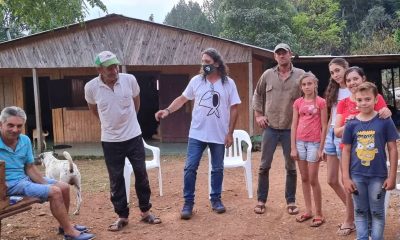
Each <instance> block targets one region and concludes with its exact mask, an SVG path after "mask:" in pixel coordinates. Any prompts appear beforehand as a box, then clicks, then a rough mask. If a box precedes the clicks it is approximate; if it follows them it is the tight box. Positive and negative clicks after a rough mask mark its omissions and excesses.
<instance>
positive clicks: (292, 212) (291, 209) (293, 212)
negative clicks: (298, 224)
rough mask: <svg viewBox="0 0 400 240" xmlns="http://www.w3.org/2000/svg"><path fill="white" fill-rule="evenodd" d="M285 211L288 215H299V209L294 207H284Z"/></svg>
mask: <svg viewBox="0 0 400 240" xmlns="http://www.w3.org/2000/svg"><path fill="white" fill-rule="evenodd" d="M286 209H287V212H288V213H289V214H290V215H296V214H298V213H299V209H298V208H297V206H296V205H288V206H287V207H286Z"/></svg>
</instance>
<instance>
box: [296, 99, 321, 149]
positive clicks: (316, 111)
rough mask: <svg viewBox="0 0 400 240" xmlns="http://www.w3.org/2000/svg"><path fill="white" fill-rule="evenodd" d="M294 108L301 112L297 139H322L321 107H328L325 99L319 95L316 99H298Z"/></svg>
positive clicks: (311, 140)
mask: <svg viewBox="0 0 400 240" xmlns="http://www.w3.org/2000/svg"><path fill="white" fill-rule="evenodd" d="M293 108H294V109H295V110H297V112H298V113H299V122H298V124H297V132H296V140H300V141H305V142H320V141H321V127H322V126H321V109H324V108H326V101H325V99H323V98H321V97H318V96H317V98H316V99H315V101H314V100H305V99H304V98H303V97H301V98H298V99H296V101H294V104H293Z"/></svg>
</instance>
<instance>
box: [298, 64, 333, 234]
mask: <svg viewBox="0 0 400 240" xmlns="http://www.w3.org/2000/svg"><path fill="white" fill-rule="evenodd" d="M299 84H300V88H301V91H302V95H303V96H302V97H300V98H298V99H297V100H296V101H295V102H294V104H293V121H292V127H291V157H292V158H293V159H294V160H297V164H298V166H299V170H300V174H301V180H302V188H303V195H304V202H305V205H306V206H305V207H306V211H305V212H304V213H303V214H302V215H300V216H298V217H296V221H297V222H304V221H306V220H309V219H311V218H313V219H312V223H311V227H319V226H321V225H322V224H323V223H324V222H325V220H324V217H323V215H322V201H321V186H320V184H319V181H318V170H319V161H320V159H322V157H323V149H324V142H325V135H326V126H327V118H328V116H327V115H328V113H327V109H326V102H325V100H324V99H323V98H321V97H319V96H318V92H317V87H318V79H317V78H316V77H315V75H314V74H312V73H311V72H307V73H304V74H303V75H302V76H301V77H300V81H299ZM311 189H312V192H313V196H314V203H315V216H314V217H313V215H312V203H311Z"/></svg>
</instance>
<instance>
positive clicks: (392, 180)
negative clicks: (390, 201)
mask: <svg viewBox="0 0 400 240" xmlns="http://www.w3.org/2000/svg"><path fill="white" fill-rule="evenodd" d="M387 147H388V153H389V161H390V170H389V176H388V178H387V179H386V180H385V182H384V183H383V186H382V187H383V188H385V189H386V190H392V189H394V187H395V186H396V175H397V164H398V162H397V158H398V152H397V144H396V142H395V141H392V142H388V143H387Z"/></svg>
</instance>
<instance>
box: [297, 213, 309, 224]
mask: <svg viewBox="0 0 400 240" xmlns="http://www.w3.org/2000/svg"><path fill="white" fill-rule="evenodd" d="M312 217H313V216H311V215H310V214H308V213H303V214H301V215H300V217H296V222H299V223H302V222H305V221H307V220H309V219H311V218H312Z"/></svg>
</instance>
